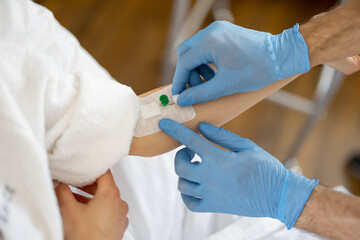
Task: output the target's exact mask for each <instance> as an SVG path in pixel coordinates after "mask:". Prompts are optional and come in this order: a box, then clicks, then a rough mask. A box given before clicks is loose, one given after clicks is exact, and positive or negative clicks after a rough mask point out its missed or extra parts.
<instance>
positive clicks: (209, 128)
mask: <svg viewBox="0 0 360 240" xmlns="http://www.w3.org/2000/svg"><path fill="white" fill-rule="evenodd" d="M217 129H218V128H217V127H215V126H213V125H211V124H209V123H206V122H201V123H200V124H199V131H200V132H201V133H202V134H204V133H210V134H212V133H213V132H214V130H217Z"/></svg>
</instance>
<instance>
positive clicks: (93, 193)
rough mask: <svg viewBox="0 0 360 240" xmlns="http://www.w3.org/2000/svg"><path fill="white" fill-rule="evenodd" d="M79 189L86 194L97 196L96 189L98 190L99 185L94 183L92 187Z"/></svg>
mask: <svg viewBox="0 0 360 240" xmlns="http://www.w3.org/2000/svg"><path fill="white" fill-rule="evenodd" d="M79 189H80V190H81V191H84V192H86V193H88V194H91V195H95V193H96V189H97V183H96V182H95V183H93V184H91V185H87V186H84V187H80V188H79Z"/></svg>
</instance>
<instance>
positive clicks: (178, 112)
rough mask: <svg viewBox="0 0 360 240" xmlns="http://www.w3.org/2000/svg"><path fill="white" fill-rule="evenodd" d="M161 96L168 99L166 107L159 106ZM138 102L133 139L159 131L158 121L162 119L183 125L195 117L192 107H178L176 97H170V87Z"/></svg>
mask: <svg viewBox="0 0 360 240" xmlns="http://www.w3.org/2000/svg"><path fill="white" fill-rule="evenodd" d="M161 95H166V96H167V97H168V98H169V103H168V105H166V106H162V105H161V102H160V100H159V98H160V96H161ZM139 102H140V116H139V120H138V122H137V124H136V127H135V137H144V136H147V135H150V134H153V133H157V132H159V131H161V129H160V128H159V121H160V120H161V119H163V118H169V119H172V120H174V121H177V122H179V123H184V122H187V121H190V120H192V119H194V118H195V116H196V112H195V110H194V108H193V107H192V106H187V107H180V106H179V105H178V104H177V95H175V96H173V95H172V93H171V86H168V87H165V88H163V89H161V90H159V91H157V92H154V93H152V94H150V95H148V96H146V97H143V98H139Z"/></svg>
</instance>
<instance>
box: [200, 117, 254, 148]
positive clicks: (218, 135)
mask: <svg viewBox="0 0 360 240" xmlns="http://www.w3.org/2000/svg"><path fill="white" fill-rule="evenodd" d="M199 130H200V132H201V134H202V135H203V136H204V137H205V138H207V139H208V140H210V141H211V142H213V143H215V144H218V145H220V146H222V147H224V148H227V149H229V150H230V151H233V152H240V151H241V150H245V149H250V148H254V147H256V146H257V145H256V144H255V143H254V142H253V141H251V140H249V139H247V138H242V137H240V136H239V135H237V134H235V133H233V132H230V131H228V130H226V129H224V128H219V127H215V126H213V125H210V124H208V123H200V124H199Z"/></svg>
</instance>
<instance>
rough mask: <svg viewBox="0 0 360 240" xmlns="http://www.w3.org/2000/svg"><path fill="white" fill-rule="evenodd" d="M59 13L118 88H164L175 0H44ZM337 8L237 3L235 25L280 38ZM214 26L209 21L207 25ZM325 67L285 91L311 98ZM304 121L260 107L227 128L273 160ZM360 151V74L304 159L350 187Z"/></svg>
mask: <svg viewBox="0 0 360 240" xmlns="http://www.w3.org/2000/svg"><path fill="white" fill-rule="evenodd" d="M37 2H38V3H40V4H43V5H44V6H46V7H48V8H49V9H50V10H52V11H53V12H54V15H55V17H56V18H57V19H58V20H59V21H60V22H61V23H62V24H63V25H64V26H65V27H66V28H68V29H69V30H70V31H71V32H72V33H73V34H74V35H75V36H76V37H77V38H78V39H79V40H80V42H81V44H82V45H83V46H84V47H85V48H86V49H87V50H88V51H89V52H90V53H91V54H92V55H93V56H94V57H95V58H96V59H97V60H98V61H99V62H100V64H102V65H103V66H104V67H105V68H106V69H107V70H108V71H109V72H110V73H111V74H112V75H113V76H114V77H115V78H116V79H117V80H118V81H120V82H121V83H124V84H127V85H129V86H131V87H132V88H133V89H134V91H135V92H136V93H137V94H140V93H143V92H145V91H148V90H151V89H153V88H155V87H157V86H158V84H159V80H160V73H161V62H162V58H163V55H164V46H165V39H166V34H167V30H168V25H169V18H170V10H171V4H172V1H170V0H156V1H148V0H39V1H37ZM332 5H333V1H325V0H322V1H320V0H307V1H305V0H292V1H285V0H272V1H269V0H251V1H249V0H247V1H245V0H242V1H235V0H233V3H232V10H233V13H234V15H235V23H236V24H238V25H242V26H244V27H248V28H253V29H257V30H262V31H268V32H271V33H274V34H275V33H280V32H281V31H282V30H283V29H285V28H289V27H291V26H293V25H294V24H295V23H296V22H300V23H301V22H305V21H307V20H308V19H309V18H310V17H311V16H313V15H315V14H317V13H319V12H321V11H324V10H326V9H328V8H329V7H331V6H332ZM211 21H212V18H211V16H209V18H208V21H207V22H206V23H204V26H205V25H207V24H208V23H210V22H211ZM318 74H319V68H315V69H313V70H311V71H310V72H309V73H307V74H305V75H303V76H302V77H300V78H299V79H297V80H296V81H294V82H293V83H291V84H290V85H288V86H286V89H287V90H289V91H291V92H294V93H297V94H299V95H302V96H305V97H309V98H311V97H312V94H313V91H314V88H315V86H316V80H317V77H318ZM305 119H306V118H305V116H304V115H303V114H301V113H298V112H295V111H293V110H289V109H285V108H283V107H281V106H278V105H275V104H273V103H271V102H268V101H263V102H261V103H259V104H257V105H256V106H255V107H253V108H252V109H250V110H248V111H247V112H245V113H244V114H242V115H241V116H239V117H238V118H236V119H234V120H233V121H231V122H230V123H228V124H226V125H225V127H226V128H227V129H229V130H231V131H234V132H236V133H238V134H239V135H241V136H243V137H247V138H250V139H252V140H254V141H255V142H256V143H257V144H259V145H260V146H262V147H263V148H265V149H266V150H267V151H269V152H270V153H272V154H273V155H274V156H276V157H277V158H279V159H280V160H281V161H284V160H285V159H284V158H285V156H286V154H287V152H288V150H289V147H290V146H291V144H293V141H294V138H295V136H296V135H297V134H298V131H299V129H300V127H301V126H302V124H303V123H304V120H305ZM356 152H358V153H359V152H360V74H359V73H356V74H354V75H352V76H350V77H348V78H347V79H346V81H345V83H344V84H343V85H342V87H341V89H340V91H339V92H338V94H337V95H336V98H335V100H334V101H333V102H332V104H331V106H330V108H329V109H328V112H327V115H326V116H324V118H323V119H322V121H321V122H320V123H319V124H318V125H317V127H316V128H315V129H314V131H313V132H312V134H311V135H310V137H309V139H308V140H307V142H306V144H305V145H304V146H303V148H302V149H301V151H300V153H299V155H298V158H299V160H300V163H301V166H302V167H303V169H304V173H305V175H306V176H308V177H313V178H319V179H320V181H321V183H322V184H325V185H328V186H335V185H338V184H345V185H346V184H347V180H346V177H345V174H344V165H345V164H346V162H347V160H348V159H349V157H350V156H351V155H352V154H354V153H356Z"/></svg>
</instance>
